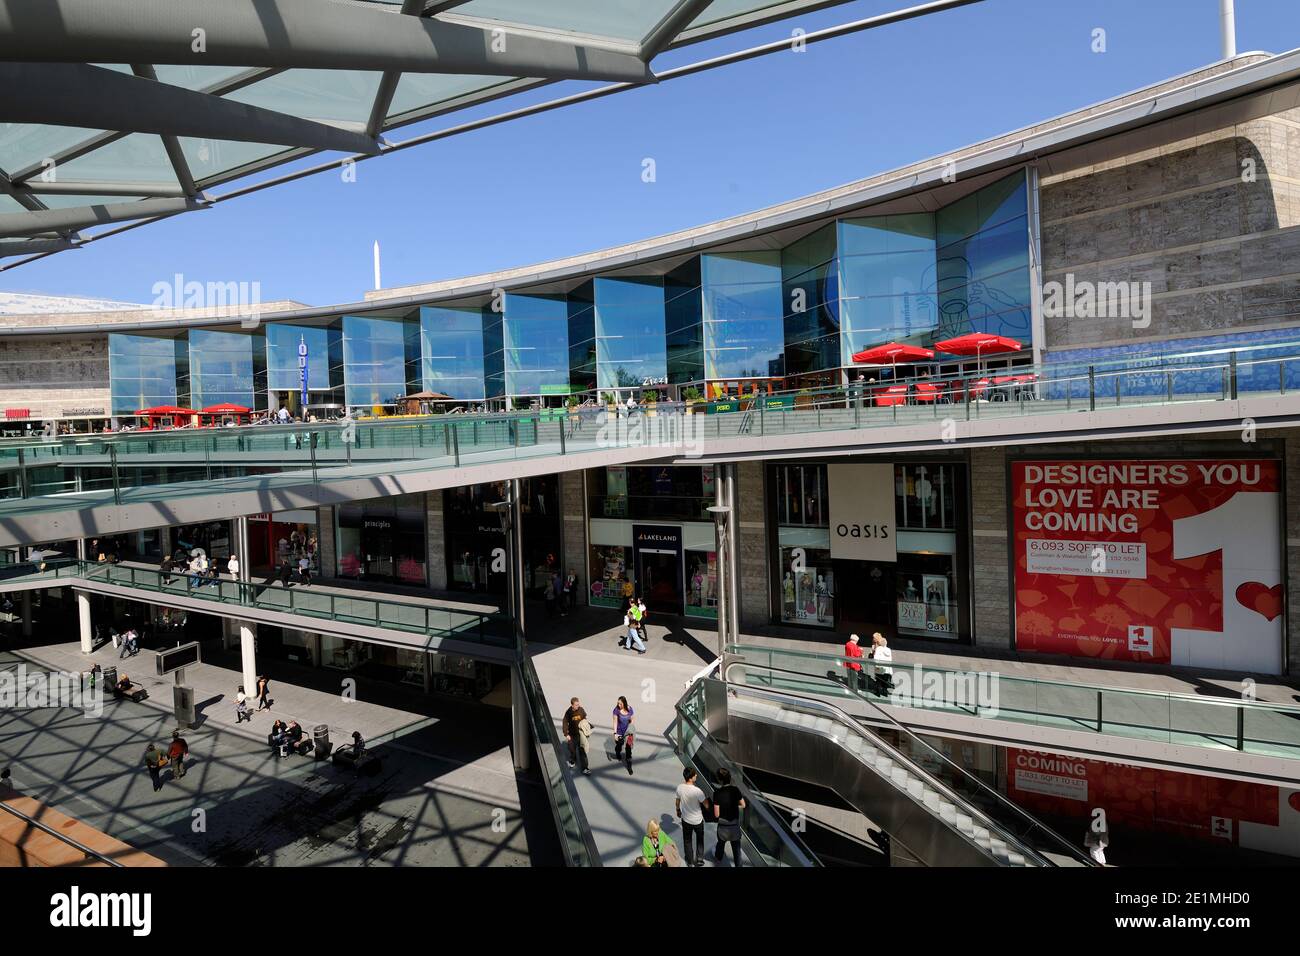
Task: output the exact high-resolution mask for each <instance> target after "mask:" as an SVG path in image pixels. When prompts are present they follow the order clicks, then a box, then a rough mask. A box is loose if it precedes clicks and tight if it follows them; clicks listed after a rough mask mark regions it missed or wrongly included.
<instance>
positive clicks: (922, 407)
mask: <svg viewBox="0 0 1300 956" xmlns="http://www.w3.org/2000/svg"><path fill="white" fill-rule="evenodd" d="M863 374H864V375H865V374H870V375H871V376H872V377H873V378H875V377H879V378H880V381H872V382H858V381H855V382H852V383H850V384H848V385H846V386H840V387H835V388H824V389H803V390H798V391H789V392H775V393H772V394H765V395H757V394H755V395H747V396H739V397H733V398H730V399H727V400H725V401H717V402H691V403H681V402H658V403H655V404H653V405H650V404H647V405H642V406H640V407H638V408H637V409H636V410H634V411H631V412H629V411H628V410H627V409H621V410H620V411H617V412H615V411H613V410H607V409H606V408H604V407H603V406H580V407H578V408H575V409H541V410H536V411H531V412H523V413H509V414H501V413H498V414H474V415H435V416H425V417H415V418H405V417H403V418H397V419H392V420H374V421H363V422H353V423H345V424H339V423H308V424H300V425H249V426H242V427H229V428H212V429H177V430H174V431H153V432H128V433H118V434H110V435H96V436H84V435H83V436H67V437H62V438H49V439H0V514H21V513H25V512H32V511H41V510H64V509H67V508H69V507H84V506H86V505H91V504H108V503H112V504H127V503H135V502H145V501H156V500H167V499H169V498H176V497H182V496H184V497H192V496H197V495H202V494H228V493H233V492H238V491H267V490H274V489H279V488H289V487H299V488H300V487H302V486H304V485H311V484H316V483H319V482H320V481H322V480H335V479H340V480H341V479H347V478H354V477H355V478H366V477H373V476H375V475H380V474H395V473H401V472H402V471H404V470H420V471H426V470H429V469H431V468H444V467H460V466H463V465H467V464H487V463H491V462H496V461H508V460H511V459H522V458H529V457H548V456H565V455H571V454H577V453H582V452H590V451H595V450H605V449H610V448H619V447H626V448H636V447H645V446H665V445H667V446H673V447H687V448H688V449H689V450H691V451H693V452H694V451H699V452H707V451H708V446H709V442H710V441H717V440H721V439H736V438H745V437H753V436H765V435H787V434H811V433H816V432H828V431H843V430H850V429H865V428H879V427H887V426H891V425H908V424H913V425H914V424H918V423H923V422H927V421H933V422H939V421H944V420H950V419H951V420H961V421H981V420H987V419H1002V418H1009V417H1022V416H1034V415H1046V414H1052V415H1058V416H1059V415H1069V414H1071V413H1073V412H1089V413H1093V414H1104V413H1105V412H1106V411H1107V410H1113V409H1132V408H1135V407H1139V406H1165V405H1169V406H1175V405H1183V404H1188V403H1196V404H1209V403H1215V402H1225V401H1231V400H1234V399H1237V398H1241V397H1248V396H1275V395H1285V394H1286V393H1287V391H1288V389H1290V388H1293V387H1296V384H1297V382H1300V344H1292V345H1286V344H1283V345H1279V344H1273V343H1270V344H1268V345H1267V346H1260V347H1258V348H1239V349H1233V350H1222V349H1220V350H1214V351H1206V352H1189V353H1183V354H1177V355H1171V356H1164V357H1161V358H1159V359H1152V358H1139V359H1134V360H1131V361H1128V362H1109V363H1097V364H1093V365H1087V366H1078V365H1069V364H1064V363H1049V364H1042V365H1034V366H1017V367H1014V368H1009V369H1001V370H995V371H990V372H987V373H981V374H976V375H972V374H970V373H962V374H959V375H918V374H915V373H912V372H908V371H906V370H905V368H904V367H902V366H900V367H897V368H891V367H885V368H883V369H882V368H875V367H872V368H870V369H867V368H864V369H863ZM1095 422H1096V419H1090V420H1089V421H1088V425H1089V427H1091V426H1092V425H1094V424H1095ZM163 468H165V471H166V473H165V474H163V473H162V472H161V471H160V469H163Z"/></svg>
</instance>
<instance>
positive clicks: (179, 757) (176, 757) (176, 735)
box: [167, 730, 190, 780]
mask: <svg viewBox="0 0 1300 956" xmlns="http://www.w3.org/2000/svg"><path fill="white" fill-rule="evenodd" d="M189 755H190V745H189V744H188V743H187V742H186V740H185V738H184V737H182V736H181V732H180V731H179V730H173V731H172V742H171V745H170V746H169V747H168V748H167V759H168V760H170V761H171V765H172V767H173V770H172V779H173V780H179V779H180V778H181V777H183V776H185V758H186V757H188V756H189Z"/></svg>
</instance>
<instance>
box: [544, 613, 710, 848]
mask: <svg viewBox="0 0 1300 956" xmlns="http://www.w3.org/2000/svg"><path fill="white" fill-rule="evenodd" d="M654 630H655V629H654V628H651V634H650V637H649V640H648V641H647V648H648V649H647V652H646V653H645V654H644V655H638V654H636V653H635V652H633V651H625V650H620V649H619V648H618V647H617V645H616V644H615V641H616V640H617V638H616V637H615V636H614V632H613V631H611V632H610V633H608V634H597V635H591V636H589V637H587V638H586V639H584V640H580V641H574V642H572V643H570V644H568V645H564V646H554V645H547V644H542V643H539V642H535V641H529V650H530V652H531V654H532V659H533V665H534V666H535V667H536V669H537V676H538V678H539V679H540V680H541V683H542V690H543V692H544V693H545V695H546V703H547V706H548V707H549V708H550V711H551V715H552V717H553V718H554V719H555V722H556V726H557V728H558V727H559V724H560V719H561V717H562V716H563V714H564V711H565V710H566V709H567V708H568V706H569V699H570V698H571V697H578V698H580V700H581V702H582V706H583V708H584V709H585V710H586V711H587V714H588V716H589V718H590V720H591V723H592V726H593V728H594V731H595V732H594V733H593V734H592V737H591V748H590V754H589V759H590V763H591V775H590V776H582V775H581V773H580V771H579V770H577V769H574V770H567V772H569V773H571V774H574V775H575V779H576V781H577V788H578V795H579V798H580V799H581V801H582V807H583V810H584V812H585V813H586V815H587V820H588V822H589V823H590V825H591V831H592V834H593V835H594V837H595V840H596V847H597V849H598V851H599V853H600V856H601V861H602V863H603V864H604V865H605V866H627V865H630V864H631V863H632V861H633V859H634V858H635V857H636V855H637V854H638V853H640V850H641V838H642V837H643V836H644V834H645V831H646V824H647V823H648V822H649V821H650V820H651V819H654V820H658V821H659V825H660V826H661V827H662V828H663V830H664V831H665V832H666V833H667V834H668V835H669V836H670V837H671V838H672V839H673V840H674V841H676V842H677V843H678V846H679V848H680V847H681V836H682V833H681V826H680V824H679V823H678V822H677V818H676V815H675V812H674V804H673V798H674V791H675V790H676V789H677V785H678V784H680V783H681V782H682V764H681V763H680V762H679V761H678V759H677V757H676V755H675V754H674V752H673V747H672V743H671V741H670V740H669V732H670V729H671V728H672V727H673V725H674V723H675V720H676V711H675V710H674V705H675V704H676V703H677V700H678V699H679V698H680V697H681V695H682V693H683V691H684V690H685V687H686V681H687V680H688V679H689V678H690V677H691V676H692V675H693V674H695V673H696V672H697V671H699V670H700V668H701V666H703V665H702V663H701V662H699V661H698V660H697V659H695V660H693V659H683V658H686V657H688V655H685V654H683V652H682V650H681V648H680V647H677V646H675V645H673V644H665V643H664V641H663V635H662V634H656V633H654ZM661 630H662V629H661ZM620 695H622V696H624V697H626V698H627V699H628V703H629V704H631V706H632V709H633V711H634V713H635V726H636V735H635V740H636V747H635V756H634V759H633V762H632V773H630V774H629V773H628V771H627V769H626V768H625V767H624V765H623V764H622V763H620V762H618V761H617V760H616V758H615V756H614V743H613V723H614V720H613V713H612V711H613V709H614V705H615V702H616V701H617V699H618V697H619V696H620ZM562 734H563V731H562V730H561V735H562ZM715 829H716V827H715V826H713V825H712V824H710V825H707V826H706V827H705V859H706V860H707V861H708V862H709V864H710V865H712V861H711V858H710V857H709V854H710V853H711V852H712V850H713V848H714V846H715V845H716V843H717V839H716V837H715V835H714V831H715ZM730 860H731V857H730V856H728V857H727V863H726V864H725V865H727V866H730V865H731V864H730Z"/></svg>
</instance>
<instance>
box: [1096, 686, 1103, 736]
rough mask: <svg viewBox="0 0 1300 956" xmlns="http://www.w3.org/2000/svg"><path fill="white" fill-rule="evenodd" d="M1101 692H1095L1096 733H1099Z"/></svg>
mask: <svg viewBox="0 0 1300 956" xmlns="http://www.w3.org/2000/svg"><path fill="white" fill-rule="evenodd" d="M1101 695H1102V692H1101V691H1097V733H1101Z"/></svg>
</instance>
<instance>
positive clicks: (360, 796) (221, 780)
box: [0, 644, 558, 866]
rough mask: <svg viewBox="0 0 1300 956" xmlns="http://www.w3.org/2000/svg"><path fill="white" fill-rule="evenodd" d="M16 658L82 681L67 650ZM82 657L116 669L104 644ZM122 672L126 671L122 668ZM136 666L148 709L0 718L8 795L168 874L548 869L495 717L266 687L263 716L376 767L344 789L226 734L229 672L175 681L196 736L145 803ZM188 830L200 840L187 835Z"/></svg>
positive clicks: (158, 690)
mask: <svg viewBox="0 0 1300 956" xmlns="http://www.w3.org/2000/svg"><path fill="white" fill-rule="evenodd" d="M21 654H22V657H19V656H18V655H17V654H14V653H6V654H3V655H0V667H2V668H4V669H8V670H12V669H14V668H15V667H16V665H17V664H18V663H20V662H22V661H24V660H26V661H28V662H29V663H28V667H29V670H30V669H32V667H33V666H37V667H39V666H41V665H44V666H48V667H53V668H57V669H71V670H75V671H84V670H86V669H87V667H88V665H87V664H86V662H85V659H84V657H83V656H82V655H81V654H80V651H79V649H78V648H77V646H76V645H66V644H65V645H52V646H49V647H43V648H31V649H27V650H24V651H22V652H21ZM95 657H96V659H98V660H99V661H100V663H101V665H102V664H105V663H111V662H112V661H113V660H115V658H114V657H113V656H112V649H111V646H110V647H109V648H108V649H107V650H104V649H101V650H100V651H99V652H98V654H96V655H95ZM136 660H137V661H140V662H141V666H143V664H144V663H145V660H144V658H137V659H136ZM33 662H34V663H33ZM150 663H151V661H150ZM122 666H123V667H124V668H128V673H131V671H130V670H129V668H130V667H131V666H132V665H131V661H130V660H128V661H126V662H124V663H123V665H122ZM141 666H137V667H136V668H135V674H133V677H134V676H136V675H138V676H139V677H140V678H141V682H142V683H144V684H145V686H146V687H147V688H148V689H149V690H150V695H151V699H150V700H149V701H148V702H146V703H143V704H134V703H131V702H127V701H118V702H114V701H112V700H111V698H110V699H108V700H106V701H105V703H104V712H103V716H102V717H100V718H86V717H84V716H82V714H81V712H80V711H77V710H73V709H69V708H41V709H28V710H3V711H0V763H3V765H5V766H8V767H9V768H11V771H12V773H13V779H14V783H15V785H16V786H17V788H18V789H19V790H21V791H23V792H25V793H28V794H30V795H32V796H35V797H37V798H38V799H42V800H45V801H47V802H49V803H51V804H53V805H55V806H57V807H58V808H59V809H61V810H63V811H64V812H66V813H69V814H71V815H73V816H76V817H78V818H79V819H83V820H85V821H86V822H87V823H90V824H91V825H93V826H96V827H98V828H99V829H102V830H104V831H105V832H108V833H111V834H112V835H113V836H116V837H117V838H119V839H122V840H125V841H126V842H128V843H131V844H132V845H134V846H137V847H139V848H140V849H143V850H146V851H147V852H149V853H153V854H155V855H157V856H159V857H161V858H163V859H165V860H167V861H168V862H171V863H174V864H213V865H280V866H286V865H288V866H293V865H311V866H316V865H336V866H337V865H361V866H370V865H456V866H491V865H495V866H502V865H504V866H526V865H529V864H530V862H531V863H533V864H554V863H558V847H557V846H556V843H555V836H554V833H553V832H552V824H551V822H550V812H549V809H548V807H547V805H546V795H545V792H544V791H543V790H542V788H541V785H540V784H537V783H535V782H531V781H530V780H527V779H522V778H520V777H518V776H517V775H516V774H515V772H514V770H513V765H512V762H511V758H510V753H509V749H508V742H509V713H508V711H505V710H502V709H500V708H492V707H484V706H481V705H477V704H474V705H468V704H467V705H460V704H458V703H457V702H455V701H445V702H444V701H439V700H437V699H435V698H427V699H426V700H427V703H428V706H427V707H426V708H425V709H424V711H423V712H416V711H413V710H403V709H399V708H397V707H392V706H385V705H384V704H381V703H378V702H372V701H368V700H365V699H362V700H359V701H357V702H355V703H344V702H343V701H342V700H341V699H340V698H339V697H338V695H336V694H330V693H325V692H323V691H318V690H309V689H306V688H301V687H293V686H290V685H289V684H287V683H285V682H277V683H275V684H274V685H273V688H272V696H273V698H275V700H276V703H275V706H274V708H273V711H272V713H274V714H275V715H277V716H280V717H282V718H287V717H294V718H296V719H298V720H299V721H300V722H301V723H302V724H303V726H304V727H306V728H308V730H309V732H310V727H311V726H312V725H313V724H315V723H328V724H329V725H330V728H331V737H332V738H333V739H334V740H336V741H337V740H339V739H340V738H341V737H342V736H343V735H344V733H347V734H350V732H351V729H353V728H357V729H360V730H361V731H362V733H363V734H364V735H365V736H366V738H367V740H368V741H370V742H371V743H372V744H373V745H374V749H375V751H376V752H377V753H379V754H380V755H381V756H382V757H383V766H382V771H381V773H379V774H378V775H377V776H375V777H356V776H354V775H352V774H350V773H346V772H344V771H341V770H338V769H336V768H334V767H333V766H332V765H329V764H328V763H325V762H321V763H317V762H316V761H314V760H312V759H310V758H306V757H290V758H286V759H277V758H275V757H274V756H273V755H272V754H271V753H270V750H269V748H268V747H267V745H266V733H267V729H268V728H269V726H270V723H271V721H272V719H273V718H272V717H271V716H270V715H269V714H267V713H262V714H258V715H256V716H255V717H254V719H253V722H252V724H251V725H250V724H247V723H245V724H242V725H240V726H239V727H235V726H234V718H233V704H232V703H231V701H230V695H231V694H232V692H233V687H234V686H235V684H236V683H237V682H238V674H237V673H236V672H234V671H229V670H226V669H224V668H220V667H216V666H213V665H211V664H201V665H199V666H198V667H195V668H191V669H190V670H189V671H187V680H188V682H189V683H191V685H192V686H194V687H195V690H196V698H197V699H198V700H199V701H200V702H205V703H206V706H205V707H204V716H205V719H204V720H203V722H202V724H201V725H200V726H199V727H198V728H197V729H194V730H189V731H187V732H186V733H185V736H186V739H187V741H188V742H189V745H190V748H191V753H192V765H191V769H190V771H189V772H188V773H187V774H186V776H185V778H184V779H183V780H179V781H178V780H174V779H173V778H172V777H171V776H170V773H169V772H168V771H164V781H165V782H164V786H163V788H162V790H161V791H160V792H158V793H154V792H153V790H152V784H151V782H150V780H149V777H148V774H147V773H146V772H145V770H144V769H143V767H142V766H141V763H140V762H141V759H142V756H143V752H144V749H145V746H146V745H147V744H148V743H150V742H154V743H157V744H161V743H163V742H164V741H165V740H167V739H169V737H170V734H171V731H172V730H173V729H174V726H175V724H174V720H173V718H172V715H171V694H170V684H169V681H170V679H166V680H163V679H159V678H156V677H155V678H149V677H147V675H146V674H145V673H144V671H143V670H142V669H141ZM196 811H202V812H201V813H197V812H196ZM196 819H201V820H202V821H203V824H204V828H200V829H197V830H196V828H195V822H194V821H195V820H196Z"/></svg>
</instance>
